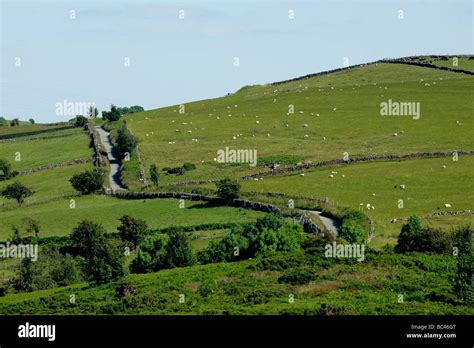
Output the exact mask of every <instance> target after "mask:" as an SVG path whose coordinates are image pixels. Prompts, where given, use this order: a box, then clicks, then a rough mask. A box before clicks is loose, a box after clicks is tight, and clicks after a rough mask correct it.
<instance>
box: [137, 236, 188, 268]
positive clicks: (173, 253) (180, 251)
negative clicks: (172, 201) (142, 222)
mask: <svg viewBox="0 0 474 348" xmlns="http://www.w3.org/2000/svg"><path fill="white" fill-rule="evenodd" d="M194 263H195V257H194V255H193V253H192V250H191V247H190V245H189V236H188V234H187V233H186V232H183V231H180V230H178V229H176V228H170V229H169V230H168V232H167V234H166V235H155V236H151V237H150V238H147V239H146V240H145V242H144V243H143V245H142V247H141V249H140V250H139V252H138V255H137V257H136V258H135V259H134V260H133V261H132V264H131V265H130V270H131V272H133V273H148V272H156V271H158V270H160V269H167V268H175V267H187V266H192V265H194Z"/></svg>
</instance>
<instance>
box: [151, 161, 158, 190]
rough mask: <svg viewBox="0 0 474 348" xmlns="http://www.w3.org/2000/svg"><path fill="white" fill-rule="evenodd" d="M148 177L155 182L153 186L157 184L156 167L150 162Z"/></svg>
mask: <svg viewBox="0 0 474 348" xmlns="http://www.w3.org/2000/svg"><path fill="white" fill-rule="evenodd" d="M150 178H151V181H152V182H153V183H154V184H155V186H158V181H159V179H160V175H159V174H158V168H156V165H155V164H152V165H151V166H150Z"/></svg>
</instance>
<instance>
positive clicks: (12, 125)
mask: <svg viewBox="0 0 474 348" xmlns="http://www.w3.org/2000/svg"><path fill="white" fill-rule="evenodd" d="M19 125H20V120H19V119H17V118H14V119H13V120H11V121H10V126H11V127H16V126H19Z"/></svg>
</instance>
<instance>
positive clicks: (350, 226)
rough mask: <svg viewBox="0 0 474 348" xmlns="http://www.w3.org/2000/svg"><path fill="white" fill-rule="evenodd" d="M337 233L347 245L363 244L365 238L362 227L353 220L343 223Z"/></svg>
mask: <svg viewBox="0 0 474 348" xmlns="http://www.w3.org/2000/svg"><path fill="white" fill-rule="evenodd" d="M339 233H340V236H341V238H343V239H344V240H345V241H347V242H348V243H363V242H364V240H365V236H366V233H365V231H364V229H363V227H362V226H361V225H360V224H359V223H358V222H356V221H354V220H346V221H344V222H343V223H342V226H341V229H340V231H339Z"/></svg>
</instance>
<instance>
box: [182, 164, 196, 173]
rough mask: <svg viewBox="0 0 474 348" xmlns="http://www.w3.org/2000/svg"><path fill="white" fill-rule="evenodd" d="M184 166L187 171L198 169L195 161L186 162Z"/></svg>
mask: <svg viewBox="0 0 474 348" xmlns="http://www.w3.org/2000/svg"><path fill="white" fill-rule="evenodd" d="M183 168H184V169H185V170H186V171H190V170H195V169H196V165H195V164H194V163H191V162H184V164H183Z"/></svg>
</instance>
